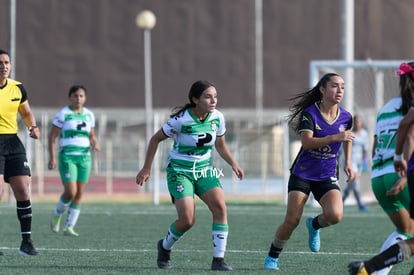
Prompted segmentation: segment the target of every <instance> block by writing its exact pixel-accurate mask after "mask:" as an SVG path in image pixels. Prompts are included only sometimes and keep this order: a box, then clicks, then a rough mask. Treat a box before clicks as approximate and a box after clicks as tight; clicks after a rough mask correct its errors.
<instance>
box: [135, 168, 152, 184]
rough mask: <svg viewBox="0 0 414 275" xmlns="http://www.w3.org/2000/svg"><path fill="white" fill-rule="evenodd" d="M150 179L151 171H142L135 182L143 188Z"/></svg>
mask: <svg viewBox="0 0 414 275" xmlns="http://www.w3.org/2000/svg"><path fill="white" fill-rule="evenodd" d="M149 177H150V170H147V169H142V170H141V171H139V173H138V174H137V176H136V178H135V182H136V183H137V184H138V185H139V186H143V185H144V183H145V182H147V180H148V179H149Z"/></svg>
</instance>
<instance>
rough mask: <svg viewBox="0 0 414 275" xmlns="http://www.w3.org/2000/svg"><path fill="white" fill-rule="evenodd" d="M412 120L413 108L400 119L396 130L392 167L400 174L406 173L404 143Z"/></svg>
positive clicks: (413, 117) (413, 120)
mask: <svg viewBox="0 0 414 275" xmlns="http://www.w3.org/2000/svg"><path fill="white" fill-rule="evenodd" d="M413 122H414V110H413V109H410V111H408V113H407V114H406V115H405V116H404V118H403V119H402V120H401V122H400V124H399V126H398V130H397V141H396V145H395V154H394V168H395V171H397V173H398V174H399V175H400V176H405V175H406V170H407V163H406V161H405V159H404V155H403V154H404V152H403V150H404V143H405V140H406V138H407V135H408V131H409V130H410V126H411V124H412V123H413Z"/></svg>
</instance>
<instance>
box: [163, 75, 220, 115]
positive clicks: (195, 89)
mask: <svg viewBox="0 0 414 275" xmlns="http://www.w3.org/2000/svg"><path fill="white" fill-rule="evenodd" d="M209 87H215V86H214V84H213V83H211V82H208V81H207V80H198V81H196V82H194V83H193V85H191V88H190V91H189V92H188V100H189V103H186V104H185V105H184V106H181V107H180V106H178V107H175V108H174V109H173V113H172V114H171V115H170V117H175V116H177V115H179V114H181V113H182V112H184V111H185V110H186V109H187V108H190V107H195V103H194V102H193V98H194V97H195V98H200V96H201V94H202V93H203V92H204V91H205V90H206V89H207V88H209Z"/></svg>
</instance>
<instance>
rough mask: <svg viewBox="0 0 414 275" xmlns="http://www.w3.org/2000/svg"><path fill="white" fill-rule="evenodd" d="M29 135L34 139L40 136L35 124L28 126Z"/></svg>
mask: <svg viewBox="0 0 414 275" xmlns="http://www.w3.org/2000/svg"><path fill="white" fill-rule="evenodd" d="M29 136H30V137H31V138H34V139H38V138H39V137H40V130H39V128H38V127H37V126H32V127H29Z"/></svg>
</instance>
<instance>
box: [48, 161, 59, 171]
mask: <svg viewBox="0 0 414 275" xmlns="http://www.w3.org/2000/svg"><path fill="white" fill-rule="evenodd" d="M56 166H57V164H56V160H54V159H51V160H50V161H49V164H48V165H47V168H49V170H53V169H55V168H56Z"/></svg>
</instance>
